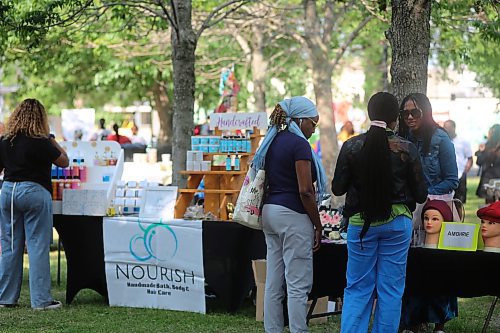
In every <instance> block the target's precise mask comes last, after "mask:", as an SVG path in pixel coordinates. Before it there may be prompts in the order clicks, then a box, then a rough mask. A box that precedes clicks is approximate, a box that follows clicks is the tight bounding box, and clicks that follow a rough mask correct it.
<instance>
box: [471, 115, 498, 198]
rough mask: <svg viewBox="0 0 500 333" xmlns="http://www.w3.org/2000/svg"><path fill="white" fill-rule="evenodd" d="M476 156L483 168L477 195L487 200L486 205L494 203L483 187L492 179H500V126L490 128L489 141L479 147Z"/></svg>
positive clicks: (477, 161)
mask: <svg viewBox="0 0 500 333" xmlns="http://www.w3.org/2000/svg"><path fill="white" fill-rule="evenodd" d="M476 156H477V160H476V163H477V165H479V166H480V167H481V177H480V179H479V185H478V187H477V190H476V194H477V196H478V197H480V198H485V199H486V203H492V202H493V201H494V200H495V199H494V197H490V198H488V197H487V196H486V189H485V188H484V186H483V185H484V184H488V182H489V181H490V179H500V124H495V125H493V126H492V127H491V128H490V130H489V131H488V139H487V140H486V143H485V144H484V145H481V146H479V150H478V151H477V152H476Z"/></svg>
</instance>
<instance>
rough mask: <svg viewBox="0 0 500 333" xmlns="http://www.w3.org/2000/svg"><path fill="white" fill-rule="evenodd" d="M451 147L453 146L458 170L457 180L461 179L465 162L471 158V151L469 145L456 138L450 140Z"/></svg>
mask: <svg viewBox="0 0 500 333" xmlns="http://www.w3.org/2000/svg"><path fill="white" fill-rule="evenodd" d="M451 141H452V142H453V145H454V146H455V155H456V157H457V168H458V178H460V177H462V174H463V173H464V171H465V165H466V164H467V160H468V159H469V158H471V157H472V149H471V147H470V143H469V142H468V141H467V140H465V139H462V138H460V137H458V136H456V137H455V138H454V139H452V140H451Z"/></svg>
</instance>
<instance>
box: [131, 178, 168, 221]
mask: <svg viewBox="0 0 500 333" xmlns="http://www.w3.org/2000/svg"><path fill="white" fill-rule="evenodd" d="M176 199H177V186H149V187H146V188H145V189H144V198H143V200H142V202H141V210H140V213H139V217H141V218H158V219H159V218H163V219H166V220H172V219H173V218H174V208H175V200H176Z"/></svg>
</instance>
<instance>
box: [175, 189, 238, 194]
mask: <svg viewBox="0 0 500 333" xmlns="http://www.w3.org/2000/svg"><path fill="white" fill-rule="evenodd" d="M178 192H179V193H198V192H203V193H210V194H212V193H216V194H217V193H228V194H229V193H240V190H198V189H195V188H184V189H180V190H178Z"/></svg>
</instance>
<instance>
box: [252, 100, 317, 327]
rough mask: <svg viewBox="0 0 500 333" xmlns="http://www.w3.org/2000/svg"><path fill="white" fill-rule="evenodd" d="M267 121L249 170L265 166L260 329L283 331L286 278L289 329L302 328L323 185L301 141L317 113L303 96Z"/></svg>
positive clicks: (313, 157)
mask: <svg viewBox="0 0 500 333" xmlns="http://www.w3.org/2000/svg"><path fill="white" fill-rule="evenodd" d="M270 121H271V126H270V128H269V130H268V132H267V134H266V136H265V138H264V141H263V142H262V144H261V145H260V147H259V149H258V151H257V153H256V154H255V157H254V160H253V162H252V167H253V168H255V169H262V168H263V169H265V171H266V178H267V183H268V188H267V193H266V198H265V200H264V208H263V212H262V222H263V230H264V234H265V237H266V243H267V275H266V293H265V299H264V327H265V330H266V332H283V304H282V302H283V299H284V297H285V292H284V290H285V289H284V285H283V284H284V282H285V281H286V287H287V288H286V290H287V293H288V318H289V320H290V324H289V327H290V332H307V323H306V316H307V297H308V293H309V292H310V290H311V287H312V282H313V275H312V274H313V263H312V253H313V250H317V249H318V248H319V246H320V241H321V223H320V219H319V214H318V208H317V202H316V198H318V199H319V198H321V197H322V195H323V194H324V191H325V184H326V177H325V172H324V170H323V167H322V165H321V162H320V161H319V160H318V158H317V156H316V154H315V153H314V152H313V150H312V149H311V146H310V145H309V142H308V141H307V139H308V138H310V137H311V135H312V134H313V133H314V131H315V129H316V127H317V126H318V121H319V115H318V111H317V110H316V106H315V105H314V104H313V103H312V102H311V101H310V100H309V99H307V98H305V97H293V98H291V99H285V100H283V101H281V102H280V103H279V104H278V105H276V107H275V108H274V111H273V113H272V114H271V118H270ZM314 182H316V191H315V189H314V186H313V183H314Z"/></svg>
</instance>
